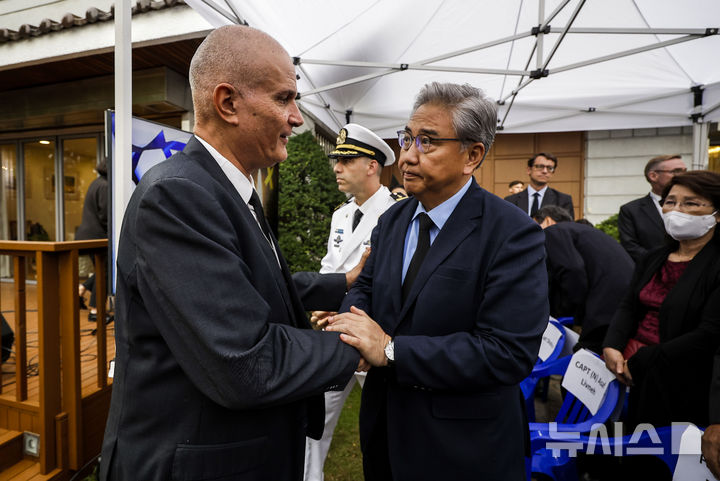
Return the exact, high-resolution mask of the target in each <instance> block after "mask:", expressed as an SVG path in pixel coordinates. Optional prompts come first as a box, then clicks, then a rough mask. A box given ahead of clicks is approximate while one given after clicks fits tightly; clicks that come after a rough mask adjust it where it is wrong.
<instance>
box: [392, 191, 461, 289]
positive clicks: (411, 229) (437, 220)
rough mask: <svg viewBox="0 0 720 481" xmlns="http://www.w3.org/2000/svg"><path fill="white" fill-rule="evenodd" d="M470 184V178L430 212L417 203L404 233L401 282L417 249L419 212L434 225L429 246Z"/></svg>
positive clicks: (431, 229)
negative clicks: (424, 214)
mask: <svg viewBox="0 0 720 481" xmlns="http://www.w3.org/2000/svg"><path fill="white" fill-rule="evenodd" d="M470 182H472V178H470V179H468V181H467V182H466V183H465V185H463V186H462V187H461V188H460V190H458V191H457V192H456V193H455V194H454V195H453V196H452V197H450V198H449V199H448V200H446V201H445V202H443V203H442V204H440V205H438V206H437V207H435V208H434V209H432V210H430V211H426V210H425V207H423V205H422V203H420V202H418V206H417V209H415V213H414V214H413V218H412V221H410V225H409V226H408V229H407V232H406V233H405V249H404V250H403V270H402V281H403V282H405V274H407V271H408V268H409V267H410V261H411V260H412V257H413V254H415V248H416V247H417V242H418V234H419V231H420V221H418V219H417V216H418V214H420V213H421V212H425V213H427V215H428V216H430V219H431V220H432V221H433V224H435V225H434V226H433V227H431V228H430V245H432V243H433V242H435V238H436V237H437V235H438V233H440V229H442V228H443V226H444V225H445V222H447V220H448V218H449V217H450V214H452V213H453V211H454V210H455V207H457V205H458V202H460V199H462V196H463V195H465V192H467V190H468V189H469V188H470Z"/></svg>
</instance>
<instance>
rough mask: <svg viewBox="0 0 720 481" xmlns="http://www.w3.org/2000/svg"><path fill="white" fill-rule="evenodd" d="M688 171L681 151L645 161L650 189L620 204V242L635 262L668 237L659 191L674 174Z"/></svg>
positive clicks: (646, 176) (646, 177)
mask: <svg viewBox="0 0 720 481" xmlns="http://www.w3.org/2000/svg"><path fill="white" fill-rule="evenodd" d="M686 171H687V167H685V162H683V160H682V158H681V157H680V155H679V154H674V155H660V156H658V157H653V158H652V159H650V160H649V161H648V163H647V165H645V179H646V180H647V181H648V182H649V183H650V186H651V189H650V193H649V194H648V195H646V196H644V197H641V198H639V199H635V200H633V201H631V202H628V203H627V204H625V205H623V206H622V207H620V215H619V217H618V231H619V232H620V243H621V244H622V246H623V247H624V248H625V250H626V251H627V253H628V254H630V257H632V258H633V260H634V261H635V262H637V261H638V260H639V259H640V258H641V257H642V256H643V255H645V253H646V252H647V251H649V250H652V249H654V248H655V247H658V246H660V245H662V244H663V242H664V241H665V226H664V225H663V221H662V216H661V214H662V207H660V194H661V193H662V191H663V189H664V188H665V186H666V185H668V184H669V183H670V180H671V179H672V178H673V176H675V175H677V174H682V173H683V172H686Z"/></svg>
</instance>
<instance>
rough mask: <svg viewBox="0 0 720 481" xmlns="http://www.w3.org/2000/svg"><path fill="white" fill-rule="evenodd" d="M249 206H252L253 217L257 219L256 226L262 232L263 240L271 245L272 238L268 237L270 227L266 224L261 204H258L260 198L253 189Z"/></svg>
mask: <svg viewBox="0 0 720 481" xmlns="http://www.w3.org/2000/svg"><path fill="white" fill-rule="evenodd" d="M249 204H250V205H251V206H252V208H253V210H254V211H255V217H256V218H257V221H258V224H260V229H261V230H262V232H263V234H264V235H265V238H266V239H267V240H268V242H269V243H270V244H272V240H271V239H272V237H270V225H269V224H268V222H267V219H266V218H265V212H264V211H263V208H262V202H260V196H258V194H257V192H255V189H253V193H252V195H251V196H250V202H249Z"/></svg>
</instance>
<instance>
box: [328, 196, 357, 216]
mask: <svg viewBox="0 0 720 481" xmlns="http://www.w3.org/2000/svg"><path fill="white" fill-rule="evenodd" d="M354 198H355V197H350V198H348V199H346V200H345V202H343V203H342V204H339V205H338V206H337V207H335V209H333V212H334V211H336V210H338V209H339V208H341V207H344V206H346V205H348V204H349V203H350V202H352V201H353V199H354Z"/></svg>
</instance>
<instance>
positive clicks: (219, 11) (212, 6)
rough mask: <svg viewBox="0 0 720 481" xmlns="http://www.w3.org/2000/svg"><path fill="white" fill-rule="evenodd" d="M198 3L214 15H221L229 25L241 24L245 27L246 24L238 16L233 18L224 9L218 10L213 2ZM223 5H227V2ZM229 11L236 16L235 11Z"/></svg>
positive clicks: (208, 0) (205, 0) (217, 6)
mask: <svg viewBox="0 0 720 481" xmlns="http://www.w3.org/2000/svg"><path fill="white" fill-rule="evenodd" d="M200 1H201V2H202V3H204V4H205V5H207V6H208V7H210V9H211V10H213V11H215V12H216V13H218V14H219V15H222V16H223V17H225V18H226V19H227V20H228V21H229V22H230V23H234V24H237V23H242V24H244V25H247V22H244V21H243V20H242V19H241V18H240V16H236V17H233V16H232V15H230V14H229V13H227V12H226V11H225V10H224V9H222V8H220V6H219V5H218V4H217V3H215V2H213V0H200ZM225 4H226V5H227V4H228V2H225ZM230 10H231V11H232V12H233V14H234V15H237V13H235V10H234V9H233V8H232V7H230Z"/></svg>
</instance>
